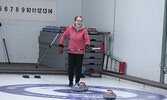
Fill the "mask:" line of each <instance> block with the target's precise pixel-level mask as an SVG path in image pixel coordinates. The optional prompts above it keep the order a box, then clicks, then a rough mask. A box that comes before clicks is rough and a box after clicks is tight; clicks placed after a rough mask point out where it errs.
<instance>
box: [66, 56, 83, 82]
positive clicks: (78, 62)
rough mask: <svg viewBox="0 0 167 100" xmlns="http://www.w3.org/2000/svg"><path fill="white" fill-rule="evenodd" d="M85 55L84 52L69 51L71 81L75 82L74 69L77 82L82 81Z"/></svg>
mask: <svg viewBox="0 0 167 100" xmlns="http://www.w3.org/2000/svg"><path fill="white" fill-rule="evenodd" d="M83 56H84V54H72V53H68V64H69V66H68V76H69V81H70V82H73V78H74V71H75V75H76V80H75V82H76V83H78V82H79V81H80V76H81V68H82V61H83Z"/></svg>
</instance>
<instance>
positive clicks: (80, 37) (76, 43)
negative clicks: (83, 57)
mask: <svg viewBox="0 0 167 100" xmlns="http://www.w3.org/2000/svg"><path fill="white" fill-rule="evenodd" d="M68 36H69V37H70V40H69V44H68V49H85V45H90V40H89V35H88V31H87V29H86V28H85V27H84V25H82V26H81V28H80V29H79V31H76V28H75V25H72V26H70V27H68V28H67V30H66V31H65V32H64V33H63V35H62V37H61V40H60V43H59V46H64V42H65V40H66V38H67V37H68ZM68 53H73V54H85V50H80V51H68Z"/></svg>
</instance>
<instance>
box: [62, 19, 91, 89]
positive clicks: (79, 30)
mask: <svg viewBox="0 0 167 100" xmlns="http://www.w3.org/2000/svg"><path fill="white" fill-rule="evenodd" d="M68 36H69V37H70V40H69V44H68V49H85V48H86V51H89V49H90V40H89V35H88V31H87V29H86V28H85V27H84V24H83V18H82V16H76V17H75V19H74V24H73V25H72V26H70V27H68V28H67V30H66V31H65V32H64V33H63V35H62V37H61V40H60V43H59V53H60V54H62V53H63V47H64V42H65V40H66V38H67V37H68ZM84 54H85V50H80V51H68V64H69V66H68V76H69V86H70V87H71V86H73V77H74V69H76V70H75V73H76V80H75V83H78V82H79V81H80V76H81V68H82V61H83V56H84Z"/></svg>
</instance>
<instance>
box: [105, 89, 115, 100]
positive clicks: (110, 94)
mask: <svg viewBox="0 0 167 100" xmlns="http://www.w3.org/2000/svg"><path fill="white" fill-rule="evenodd" d="M116 97H117V95H116V94H115V93H114V92H113V91H112V90H107V92H106V93H104V94H103V98H104V99H107V100H115V99H116Z"/></svg>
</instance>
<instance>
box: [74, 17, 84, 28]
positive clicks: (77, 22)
mask: <svg viewBox="0 0 167 100" xmlns="http://www.w3.org/2000/svg"><path fill="white" fill-rule="evenodd" d="M74 23H75V25H76V27H78V28H79V27H81V26H82V18H81V17H77V19H76V21H74Z"/></svg>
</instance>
